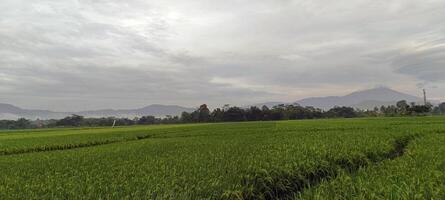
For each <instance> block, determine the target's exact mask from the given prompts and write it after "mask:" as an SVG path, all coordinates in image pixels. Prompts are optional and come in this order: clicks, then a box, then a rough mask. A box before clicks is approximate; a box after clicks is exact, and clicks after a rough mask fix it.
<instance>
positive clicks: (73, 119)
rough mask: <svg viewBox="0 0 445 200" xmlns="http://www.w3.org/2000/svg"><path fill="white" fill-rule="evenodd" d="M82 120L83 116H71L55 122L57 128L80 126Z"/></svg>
mask: <svg viewBox="0 0 445 200" xmlns="http://www.w3.org/2000/svg"><path fill="white" fill-rule="evenodd" d="M83 120H84V117H83V116H80V115H71V116H68V117H65V118H63V119H61V120H59V121H57V122H56V125H57V126H80V125H81V124H82V121H83Z"/></svg>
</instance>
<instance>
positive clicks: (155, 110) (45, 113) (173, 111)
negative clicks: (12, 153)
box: [0, 103, 195, 119]
mask: <svg viewBox="0 0 445 200" xmlns="http://www.w3.org/2000/svg"><path fill="white" fill-rule="evenodd" d="M194 110H195V109H193V108H186V107H181V106H176V105H160V104H153V105H149V106H146V107H143V108H139V109H121V110H113V109H104V110H90V111H82V112H54V111H49V110H31V109H22V108H19V107H17V106H14V105H11V104H4V103H0V119H17V118H20V117H24V118H27V119H37V118H39V119H60V118H63V117H66V116H69V115H72V114H76V115H82V116H85V117H129V118H132V117H139V116H145V115H152V116H156V117H164V116H166V115H172V116H175V115H180V114H181V113H182V112H184V111H186V112H192V111H194Z"/></svg>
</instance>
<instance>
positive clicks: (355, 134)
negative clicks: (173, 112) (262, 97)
mask: <svg viewBox="0 0 445 200" xmlns="http://www.w3.org/2000/svg"><path fill="white" fill-rule="evenodd" d="M262 110H263V109H262ZM264 110H265V109H264ZM444 120H445V118H443V117H412V118H360V119H323V120H303V121H278V122H273V121H270V122H243V123H218V124H186V125H152V126H132V127H120V128H114V129H111V128H76V129H73V128H72V129H39V130H28V131H24V130H21V131H3V132H0V152H3V154H4V155H0V171H1V173H0V199H221V198H222V199H277V198H288V199H293V198H303V199H443V197H444V189H443V188H445V182H444V181H443V180H445V179H444V178H445V177H444V173H445V168H444V166H445V165H444V163H445V148H444V147H443V144H444V143H445V140H444V139H445V125H444V124H443V121H444Z"/></svg>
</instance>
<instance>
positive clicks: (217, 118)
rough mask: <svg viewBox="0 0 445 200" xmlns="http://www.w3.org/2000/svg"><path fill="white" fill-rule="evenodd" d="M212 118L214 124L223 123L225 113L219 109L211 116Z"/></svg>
mask: <svg viewBox="0 0 445 200" xmlns="http://www.w3.org/2000/svg"><path fill="white" fill-rule="evenodd" d="M210 118H211V120H212V121H213V122H222V121H223V120H224V111H223V110H221V108H217V109H215V110H213V112H212V113H211V114H210Z"/></svg>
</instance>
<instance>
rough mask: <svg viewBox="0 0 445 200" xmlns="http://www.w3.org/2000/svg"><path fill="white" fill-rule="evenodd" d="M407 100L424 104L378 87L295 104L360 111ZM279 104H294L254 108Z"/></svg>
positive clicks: (308, 99) (414, 98)
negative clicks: (349, 108)
mask: <svg viewBox="0 0 445 200" xmlns="http://www.w3.org/2000/svg"><path fill="white" fill-rule="evenodd" d="M400 100H406V101H407V102H416V103H419V102H423V100H422V99H421V98H420V97H416V96H413V95H409V94H405V93H402V92H398V91H395V90H392V89H390V88H386V87H378V88H373V89H369V90H361V91H357V92H353V93H351V94H348V95H345V96H327V97H310V98H305V99H301V100H298V101H296V102H294V103H297V104H300V105H302V106H313V107H316V108H321V109H324V110H327V109H330V108H333V107H335V106H349V107H354V108H359V109H373V108H374V107H376V106H377V107H380V106H382V105H385V106H388V105H395V104H396V103H397V101H400ZM279 104H292V103H291V102H288V103H285V102H267V103H259V104H254V105H253V106H257V107H261V106H263V105H266V106H267V107H269V108H271V107H273V106H275V105H279Z"/></svg>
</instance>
